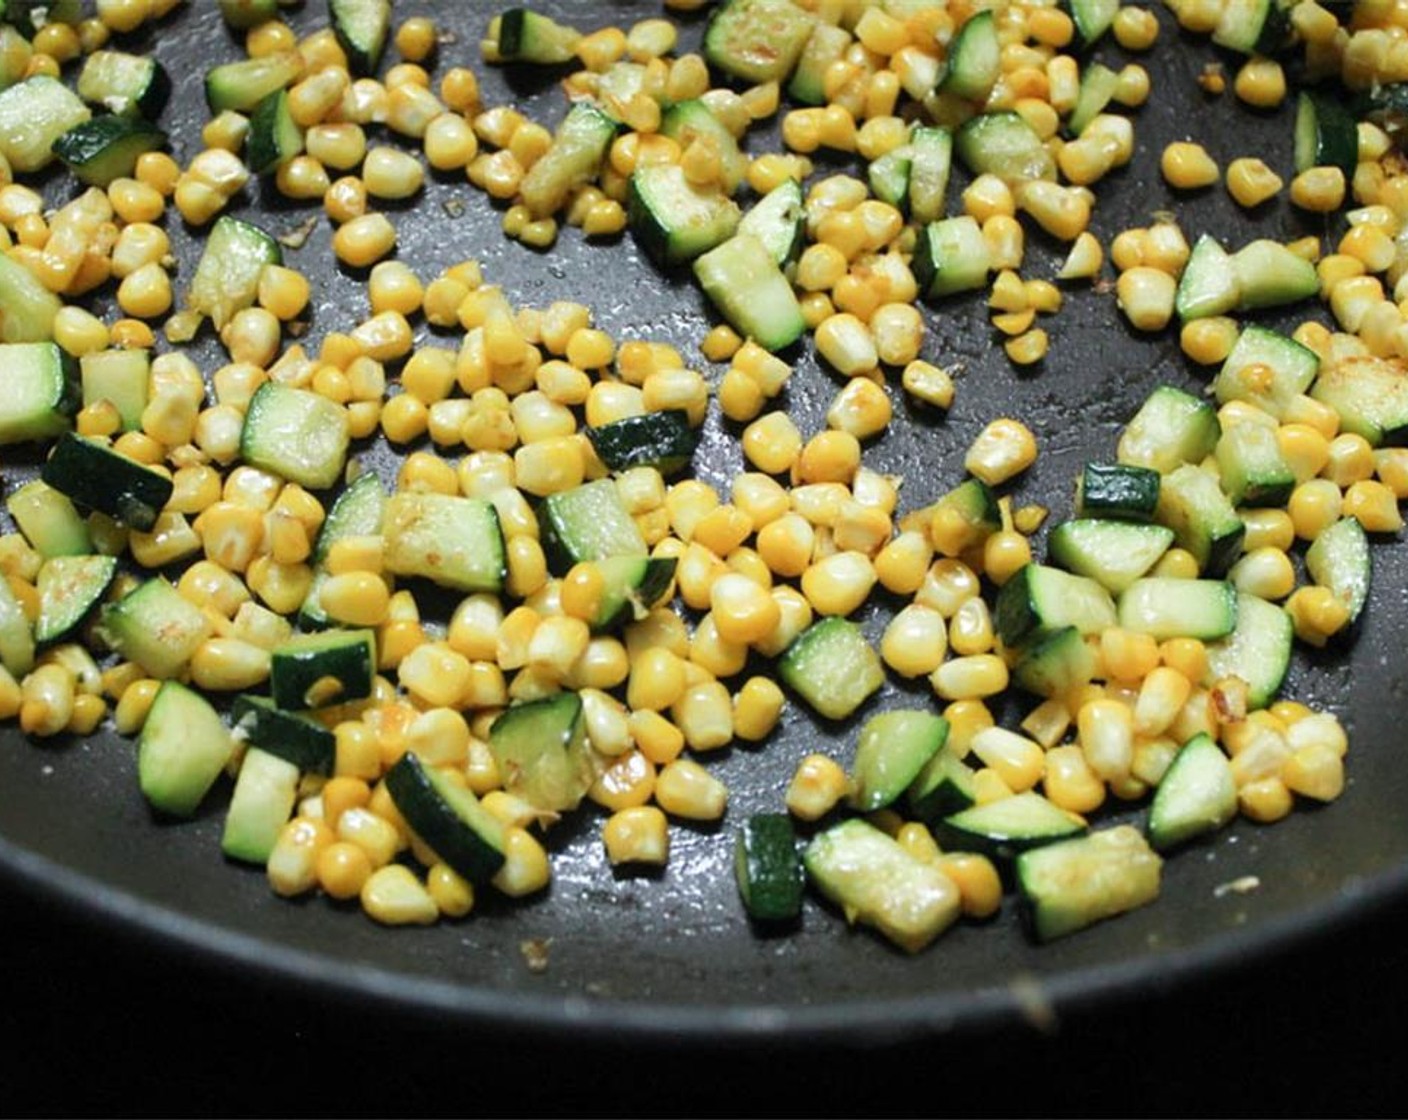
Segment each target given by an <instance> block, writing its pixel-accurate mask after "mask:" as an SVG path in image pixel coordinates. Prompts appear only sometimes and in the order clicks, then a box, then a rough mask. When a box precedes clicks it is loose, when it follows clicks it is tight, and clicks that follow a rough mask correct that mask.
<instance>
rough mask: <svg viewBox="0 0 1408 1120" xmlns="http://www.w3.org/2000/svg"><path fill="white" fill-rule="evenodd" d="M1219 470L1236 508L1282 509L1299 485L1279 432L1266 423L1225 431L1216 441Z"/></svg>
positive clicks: (1223, 485) (1226, 429) (1227, 492)
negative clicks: (1267, 507)
mask: <svg viewBox="0 0 1408 1120" xmlns="http://www.w3.org/2000/svg"><path fill="white" fill-rule="evenodd" d="M1217 470H1218V477H1219V479H1220V480H1221V484H1222V490H1223V492H1224V493H1225V494H1226V495H1227V500H1228V501H1230V502H1231V503H1232V504H1233V505H1234V506H1283V505H1285V504H1286V501H1287V499H1288V498H1290V496H1291V491H1292V490H1294V489H1295V485H1296V476H1295V472H1294V471H1292V470H1291V466H1290V464H1289V463H1288V462H1287V461H1286V456H1285V454H1284V453H1283V452H1282V451H1281V444H1280V441H1279V440H1277V438H1276V430H1275V429H1274V428H1271V427H1268V426H1266V425H1263V424H1256V423H1248V424H1235V425H1233V426H1232V427H1230V428H1224V429H1223V432H1222V438H1221V439H1219V440H1218V441H1217Z"/></svg>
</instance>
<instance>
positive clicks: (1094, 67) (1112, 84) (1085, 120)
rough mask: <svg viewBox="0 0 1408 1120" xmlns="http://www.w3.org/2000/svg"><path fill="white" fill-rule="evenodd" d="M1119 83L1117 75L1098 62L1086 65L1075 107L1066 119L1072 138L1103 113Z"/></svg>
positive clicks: (1082, 73) (1082, 72)
mask: <svg viewBox="0 0 1408 1120" xmlns="http://www.w3.org/2000/svg"><path fill="white" fill-rule="evenodd" d="M1119 83H1120V77H1119V75H1118V74H1116V73H1115V72H1114V71H1113V70H1111V69H1110V68H1109V67H1108V66H1102V65H1101V64H1100V63H1098V62H1091V63H1088V64H1087V65H1086V67H1085V68H1084V70H1082V71H1081V76H1080V95H1079V96H1078V97H1077V98H1076V107H1075V108H1074V109H1072V110H1071V115H1070V116H1069V117H1067V118H1066V129H1067V131H1069V132H1070V134H1071V135H1072V136H1079V135H1080V134H1081V133H1082V132H1084V131H1085V126H1086V125H1088V124H1089V123H1090V122H1091V121H1093V120H1094V119H1095V118H1096V117H1097V116H1098V115H1099V114H1100V113H1102V112H1104V110H1105V106H1106V105H1108V104H1109V103H1110V102H1111V101H1112V100H1113V99H1114V96H1115V91H1116V90H1117V89H1118V88H1119Z"/></svg>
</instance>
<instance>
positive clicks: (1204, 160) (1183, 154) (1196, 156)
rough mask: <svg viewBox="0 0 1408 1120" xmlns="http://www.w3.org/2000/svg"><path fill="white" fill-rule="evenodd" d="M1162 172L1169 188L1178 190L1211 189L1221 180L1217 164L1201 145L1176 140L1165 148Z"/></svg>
mask: <svg viewBox="0 0 1408 1120" xmlns="http://www.w3.org/2000/svg"><path fill="white" fill-rule="evenodd" d="M1159 167H1160V170H1161V171H1162V172H1163V176H1164V179H1165V180H1166V181H1167V182H1168V184H1169V186H1171V187H1175V188H1177V189H1178V190H1199V189H1201V188H1203V187H1210V186H1212V185H1213V184H1214V183H1216V182H1217V181H1218V179H1219V178H1221V172H1220V171H1219V170H1218V166H1217V163H1216V162H1215V161H1214V160H1213V158H1212V156H1210V155H1209V154H1208V152H1207V149H1206V148H1204V147H1203V146H1202V145H1201V144H1195V143H1193V142H1192V141H1187V140H1176V141H1174V142H1173V143H1171V144H1169V145H1168V146H1167V147H1165V148H1164V150H1163V154H1162V156H1161V157H1160V163H1159Z"/></svg>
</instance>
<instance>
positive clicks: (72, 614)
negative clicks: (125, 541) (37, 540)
mask: <svg viewBox="0 0 1408 1120" xmlns="http://www.w3.org/2000/svg"><path fill="white" fill-rule="evenodd" d="M116 574H117V558H116V557H115V556H52V557H50V558H49V559H48V560H46V561H45V562H44V566H43V567H42V568H40V569H39V581H38V584H37V587H38V591H39V617H38V618H37V619H36V620H35V623H34V640H35V641H36V642H39V643H40V644H41V645H42V644H44V643H47V642H56V641H58V640H59V639H60V638H62V637H64V636H66V635H67V634H68V633H69V632H70V631H72V630H73V629H74V628H75V627H77V626H78V624H79V623H80V622H82V621H83V620H84V619H85V618H87V617H88V615H89V613H90V612H91V611H92V610H93V608H94V607H96V606H97V605H98V602H99V601H100V600H101V599H102V597H103V594H104V593H105V592H106V591H107V589H108V587H109V586H110V585H111V583H112V580H113V577H114V576H115V575H116Z"/></svg>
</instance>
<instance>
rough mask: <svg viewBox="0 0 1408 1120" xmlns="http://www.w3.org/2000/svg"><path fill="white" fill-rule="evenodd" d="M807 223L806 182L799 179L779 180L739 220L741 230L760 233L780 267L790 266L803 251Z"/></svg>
mask: <svg viewBox="0 0 1408 1120" xmlns="http://www.w3.org/2000/svg"><path fill="white" fill-rule="evenodd" d="M806 227H807V217H806V207H805V206H804V204H803V201H802V184H801V183H799V182H797V180H796V179H784V180H783V181H782V182H780V183H778V185H777V186H775V187H773V189H772V190H770V191H768V193H767V194H765V195H764V196H763V197H762V198H761V199H759V200H758V201H757V202H756V203H755V204H754V205H753V206H752V207H750V208H749V210H748V212H747V213H746V214H744V215H743V217H742V218H741V219H740V220H739V222H738V232H739V233H741V234H747V235H748V236H749V237H756V238H757V239H758V240H759V241H760V242H761V243H762V245H763V247H764V248H765V249H767V251H768V255H769V256H770V257H772V259H773V260H775V261H776V262H777V264H778V267H779V268H786V267H787V266H788V265H790V264H791V263H792V262H793V261H795V260H796V259H797V258H798V257H800V256H801V255H802V249H803V248H804V247H805V245H806Z"/></svg>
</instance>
